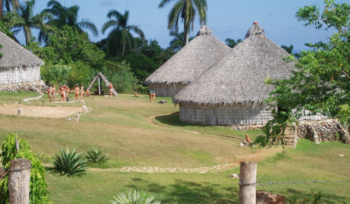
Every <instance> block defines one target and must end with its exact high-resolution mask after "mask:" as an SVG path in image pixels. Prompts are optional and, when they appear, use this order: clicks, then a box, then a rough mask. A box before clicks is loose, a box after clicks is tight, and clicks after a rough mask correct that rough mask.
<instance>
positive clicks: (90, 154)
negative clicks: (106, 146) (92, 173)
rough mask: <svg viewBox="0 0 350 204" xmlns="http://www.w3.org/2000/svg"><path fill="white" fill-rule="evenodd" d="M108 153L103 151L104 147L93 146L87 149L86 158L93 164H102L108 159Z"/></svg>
mask: <svg viewBox="0 0 350 204" xmlns="http://www.w3.org/2000/svg"><path fill="white" fill-rule="evenodd" d="M107 155H108V153H105V152H103V148H99V147H96V148H94V147H93V148H91V149H90V150H88V151H86V156H85V159H86V160H87V161H88V163H90V164H92V165H94V164H101V163H103V162H106V161H107Z"/></svg>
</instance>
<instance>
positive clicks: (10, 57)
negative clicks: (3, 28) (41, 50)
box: [0, 32, 44, 68]
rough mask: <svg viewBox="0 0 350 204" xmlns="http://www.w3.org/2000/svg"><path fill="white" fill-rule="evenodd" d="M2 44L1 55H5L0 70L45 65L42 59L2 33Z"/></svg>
mask: <svg viewBox="0 0 350 204" xmlns="http://www.w3.org/2000/svg"><path fill="white" fill-rule="evenodd" d="M0 44H1V45H2V49H0V53H2V54H3V57H2V58H1V59H0V68H13V67H22V66H25V67H38V66H42V65H43V64H44V62H43V61H42V60H41V59H39V58H38V57H37V56H35V55H34V54H33V53H31V52H30V51H28V50H27V49H25V48H24V47H23V46H22V45H20V44H18V43H17V42H15V41H14V40H12V39H11V38H9V37H8V36H7V35H5V34H4V33H2V32H0Z"/></svg>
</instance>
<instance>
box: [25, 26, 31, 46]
mask: <svg viewBox="0 0 350 204" xmlns="http://www.w3.org/2000/svg"><path fill="white" fill-rule="evenodd" d="M24 32H25V35H26V45H27V46H28V45H29V42H30V40H31V38H32V31H31V30H30V27H28V26H25V27H24Z"/></svg>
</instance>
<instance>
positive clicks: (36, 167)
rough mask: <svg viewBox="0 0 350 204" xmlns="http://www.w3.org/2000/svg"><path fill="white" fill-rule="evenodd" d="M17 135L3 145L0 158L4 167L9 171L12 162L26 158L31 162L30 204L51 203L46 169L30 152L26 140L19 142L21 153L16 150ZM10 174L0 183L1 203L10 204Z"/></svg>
mask: <svg viewBox="0 0 350 204" xmlns="http://www.w3.org/2000/svg"><path fill="white" fill-rule="evenodd" d="M16 139H17V135H16V134H13V133H12V134H10V135H8V136H7V137H6V139H5V141H4V142H3V144H2V152H1V154H0V158H1V161H2V165H3V166H4V167H5V168H6V169H9V167H10V161H11V160H13V159H19V158H24V159H27V160H30V161H31V165H32V167H31V171H30V187H29V202H30V203H50V200H49V198H48V194H49V191H48V190H47V184H46V182H45V168H44V167H43V165H41V162H40V160H39V159H38V158H37V157H36V156H34V153H33V152H32V151H30V147H29V145H28V143H27V142H26V141H25V140H24V139H20V140H19V152H17V149H16ZM8 179H9V176H8V174H7V175H6V176H5V177H4V179H3V180H2V181H0V203H1V204H3V203H9V189H8Z"/></svg>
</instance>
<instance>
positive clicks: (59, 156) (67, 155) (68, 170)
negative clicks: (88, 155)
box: [48, 147, 86, 177]
mask: <svg viewBox="0 0 350 204" xmlns="http://www.w3.org/2000/svg"><path fill="white" fill-rule="evenodd" d="M53 159H54V161H53V162H52V165H53V167H49V168H48V169H49V170H50V171H52V172H56V173H59V174H60V175H61V176H65V175H67V176H69V177H72V176H80V175H83V174H85V171H86V160H85V159H84V158H83V153H82V152H81V153H76V151H75V149H72V150H69V148H68V147H67V148H66V151H64V150H63V149H61V150H60V153H56V155H55V156H53Z"/></svg>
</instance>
